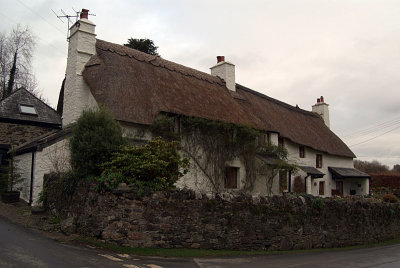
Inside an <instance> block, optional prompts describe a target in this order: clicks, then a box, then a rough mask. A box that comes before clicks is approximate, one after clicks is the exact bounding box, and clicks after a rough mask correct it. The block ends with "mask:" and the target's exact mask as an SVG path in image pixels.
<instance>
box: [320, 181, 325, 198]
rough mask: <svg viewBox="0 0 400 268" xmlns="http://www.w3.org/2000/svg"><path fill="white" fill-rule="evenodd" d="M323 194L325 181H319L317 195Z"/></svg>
mask: <svg viewBox="0 0 400 268" xmlns="http://www.w3.org/2000/svg"><path fill="white" fill-rule="evenodd" d="M324 194H325V182H324V181H320V182H319V195H324Z"/></svg>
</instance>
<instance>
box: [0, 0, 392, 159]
mask: <svg viewBox="0 0 400 268" xmlns="http://www.w3.org/2000/svg"><path fill="white" fill-rule="evenodd" d="M72 8H74V9H75V10H77V11H78V10H80V9H82V8H87V9H89V10H90V13H93V14H95V15H96V16H90V17H89V19H90V20H91V21H93V22H94V23H95V24H96V25H97V26H96V34H97V38H99V39H103V40H106V41H109V42H113V43H119V44H123V43H124V42H126V40H127V39H128V38H130V37H134V38H150V39H152V40H154V42H155V44H156V45H157V46H159V50H158V51H159V53H160V54H161V56H162V57H163V58H165V59H168V60H171V61H174V62H177V63H180V64H183V65H186V66H189V67H192V68H195V69H198V70H201V71H204V72H209V67H211V66H213V65H214V64H215V63H216V58H215V57H216V56H217V55H225V57H226V60H228V61H230V62H232V63H234V64H235V65H236V82H237V83H240V84H242V85H244V86H247V87H250V88H252V89H254V90H256V91H259V92H262V93H264V94H266V95H268V96H270V97H273V98H276V99H278V100H281V101H284V102H287V103H289V104H291V105H296V104H297V105H299V106H300V108H303V109H306V110H311V106H312V105H313V104H315V102H316V99H317V98H318V97H320V96H324V98H325V102H327V103H328V104H329V105H330V106H329V107H330V121H331V129H332V130H333V131H334V132H335V133H336V134H337V135H338V136H339V137H341V138H342V139H343V140H344V141H345V142H346V144H347V145H349V147H350V148H351V149H352V150H353V152H354V153H355V154H356V155H357V156H358V159H360V160H369V161H370V160H373V159H376V160H378V161H380V162H382V163H384V164H386V165H389V166H390V167H392V166H393V165H394V164H398V163H400V15H399V14H400V1H398V0H393V1H385V0H375V1H372V0H371V1H368V0H358V1H356V0H354V1H351V0H343V1H340V0H337V1H334V0H293V1H285V0H279V1H277V0H275V1H272V0H271V1H255V0H254V1H250V0H249V1H243V0H242V1H233V0H227V1H218V0H213V1H208V0H202V1H189V0H187V1H183V0H182V1H172V0H168V1H167V0H165V1H151V0H147V1H145V0H144V1H134V0H129V1H128V0H127V1H119V0H114V1H105V0H95V1H84V0H81V1H75V0H70V1H56V0H51V1H50V0H47V1H46V0H37V1H33V0H31V1H28V0H14V1H9V0H0V31H1V32H5V31H10V30H11V29H12V28H13V27H15V26H16V25H17V24H18V23H19V24H21V25H22V26H26V25H28V26H29V27H30V28H31V29H32V31H33V33H34V34H35V36H36V38H37V46H36V49H35V52H34V59H33V71H34V73H35V75H36V78H37V80H38V82H39V89H40V90H41V91H42V93H43V95H44V96H45V97H47V99H48V101H49V102H50V104H51V105H52V106H53V107H55V106H56V104H57V100H58V94H59V90H60V87H61V82H62V80H63V78H64V74H65V67H66V57H67V42H66V34H67V23H66V20H65V19H64V23H62V22H61V21H60V20H59V19H58V18H57V17H56V15H54V13H53V12H52V9H53V10H54V11H55V12H56V13H57V14H59V15H62V13H61V11H60V10H61V9H63V10H64V11H65V13H66V14H68V15H74V10H73V9H72Z"/></svg>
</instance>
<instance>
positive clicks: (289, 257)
mask: <svg viewBox="0 0 400 268" xmlns="http://www.w3.org/2000/svg"><path fill="white" fill-rule="evenodd" d="M0 267H128V268H137V267H146V268H149V267H150V268H160V267H229V268H234V267H379V268H383V267H385V268H388V267H400V245H391V246H383V247H374V248H366V249H356V250H340V251H324V252H312V253H295V254H284V255H265V256H254V257H228V258H194V259H192V258H180V259H179V258H156V257H138V256H130V255H123V254H122V255H119V254H115V253H109V252H105V251H100V250H97V249H92V248H87V247H78V246H72V245H68V244H63V243H59V242H56V241H54V240H51V239H49V238H47V237H45V236H43V235H42V234H41V233H39V232H37V231H34V230H31V229H26V228H24V227H21V226H19V225H15V224H13V223H11V222H9V221H8V220H7V219H5V218H3V217H0Z"/></svg>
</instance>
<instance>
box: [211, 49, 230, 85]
mask: <svg viewBox="0 0 400 268" xmlns="http://www.w3.org/2000/svg"><path fill="white" fill-rule="evenodd" d="M210 69H211V74H212V75H215V76H219V77H221V78H222V79H224V81H225V83H226V87H227V88H228V89H229V90H232V91H236V82H235V65H234V64H232V63H230V62H229V61H225V56H217V64H216V65H214V66H213V67H211V68H210Z"/></svg>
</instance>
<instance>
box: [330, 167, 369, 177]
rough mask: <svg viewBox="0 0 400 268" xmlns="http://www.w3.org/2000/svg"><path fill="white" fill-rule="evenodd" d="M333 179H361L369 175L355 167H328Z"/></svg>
mask: <svg viewBox="0 0 400 268" xmlns="http://www.w3.org/2000/svg"><path fill="white" fill-rule="evenodd" d="M328 170H329V171H330V172H331V173H332V177H333V178H334V179H346V178H347V179H361V178H370V177H371V176H370V175H368V174H366V173H364V172H361V171H359V170H358V169H355V168H341V167H328Z"/></svg>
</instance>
